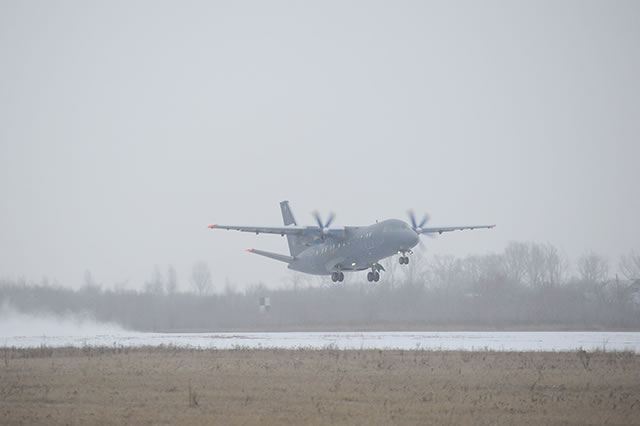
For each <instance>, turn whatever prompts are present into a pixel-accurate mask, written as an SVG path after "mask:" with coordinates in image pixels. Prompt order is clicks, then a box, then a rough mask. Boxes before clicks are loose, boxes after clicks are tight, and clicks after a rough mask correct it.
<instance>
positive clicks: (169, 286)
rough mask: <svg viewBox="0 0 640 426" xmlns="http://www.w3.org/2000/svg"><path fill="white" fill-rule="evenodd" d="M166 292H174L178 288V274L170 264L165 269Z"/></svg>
mask: <svg viewBox="0 0 640 426" xmlns="http://www.w3.org/2000/svg"><path fill="white" fill-rule="evenodd" d="M165 288H166V291H167V294H174V293H175V292H176V291H177V290H178V275H177V274H176V268H174V267H173V266H172V265H171V266H169V269H168V270H167V282H166V283H165Z"/></svg>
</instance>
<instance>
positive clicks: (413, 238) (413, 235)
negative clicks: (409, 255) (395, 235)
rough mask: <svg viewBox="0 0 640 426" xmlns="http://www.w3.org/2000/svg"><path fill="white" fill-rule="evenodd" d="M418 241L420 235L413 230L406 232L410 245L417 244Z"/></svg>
mask: <svg viewBox="0 0 640 426" xmlns="http://www.w3.org/2000/svg"><path fill="white" fill-rule="evenodd" d="M419 241H420V236H419V235H418V234H416V233H415V232H414V231H413V230H412V231H410V232H409V233H408V234H407V242H408V243H409V246H410V247H415V246H417V245H418V242H419Z"/></svg>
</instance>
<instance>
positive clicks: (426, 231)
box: [419, 225, 496, 234]
mask: <svg viewBox="0 0 640 426" xmlns="http://www.w3.org/2000/svg"><path fill="white" fill-rule="evenodd" d="M495 227H496V225H472V226H442V227H439V228H420V232H419V233H420V234H435V233H438V234H442V233H443V232H451V231H464V230H465V229H482V228H484V229H493V228H495Z"/></svg>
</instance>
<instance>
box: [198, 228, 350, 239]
mask: <svg viewBox="0 0 640 426" xmlns="http://www.w3.org/2000/svg"><path fill="white" fill-rule="evenodd" d="M209 228H210V229H231V230H234V231H240V232H253V233H255V234H256V235H258V234H280V235H282V236H284V235H301V236H307V235H315V234H318V233H320V234H322V233H323V229H320V228H319V227H317V226H296V225H293V226H292V225H288V226H236V225H209ZM326 233H327V234H329V235H331V236H334V237H335V236H340V235H343V234H344V228H330V229H327V231H326Z"/></svg>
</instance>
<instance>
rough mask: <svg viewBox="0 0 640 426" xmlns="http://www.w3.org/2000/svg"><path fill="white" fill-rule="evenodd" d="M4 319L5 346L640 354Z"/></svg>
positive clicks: (514, 340) (565, 338)
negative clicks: (150, 329)
mask: <svg viewBox="0 0 640 426" xmlns="http://www.w3.org/2000/svg"><path fill="white" fill-rule="evenodd" d="M2 313H3V314H4V315H0V346H16V347H38V346H41V345H46V346H51V347H59V346H85V345H91V346H97V345H101V346H113V345H116V346H143V345H152V346H158V345H175V346H182V347H199V348H218V349H228V348H236V347H246V348H287V349H295V348H315V349H322V348H326V347H335V348H340V349H361V348H362V349H416V348H417V349H431V350H457V349H463V350H493V351H573V350H576V349H579V348H583V349H585V350H595V349H605V350H609V351H613V350H615V351H622V350H629V351H634V352H636V353H640V332H538V331H536V332H514V331H506V332H498V331H460V332H450V331H443V332H415V331H410V332H309V333H304V332H295V333H140V332H133V331H127V330H124V329H122V328H121V327H119V326H117V325H115V324H104V323H96V322H94V321H91V320H90V319H88V318H81V317H77V316H74V317H51V316H40V317H38V316H28V315H25V314H21V313H17V312H10V313H8V312H7V311H6V310H4V312H2Z"/></svg>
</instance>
